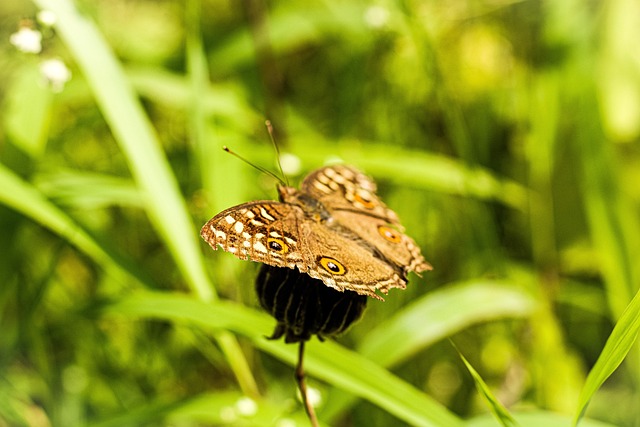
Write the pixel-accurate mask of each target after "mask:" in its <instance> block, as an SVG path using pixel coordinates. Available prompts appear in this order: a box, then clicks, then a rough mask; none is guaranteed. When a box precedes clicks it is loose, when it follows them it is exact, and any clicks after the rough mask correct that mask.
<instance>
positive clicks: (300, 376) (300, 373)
mask: <svg viewBox="0 0 640 427" xmlns="http://www.w3.org/2000/svg"><path fill="white" fill-rule="evenodd" d="M303 358H304V340H302V341H300V347H299V348H298V365H297V366H296V380H297V381H298V388H299V389H300V395H302V403H303V404H304V410H305V411H306V412H307V416H308V417H309V421H311V426H312V427H318V426H319V424H318V418H317V417H316V412H315V410H314V409H313V405H312V404H311V402H310V401H309V396H308V395H307V384H306V382H305V379H304V378H305V374H304V366H303V364H302V361H303Z"/></svg>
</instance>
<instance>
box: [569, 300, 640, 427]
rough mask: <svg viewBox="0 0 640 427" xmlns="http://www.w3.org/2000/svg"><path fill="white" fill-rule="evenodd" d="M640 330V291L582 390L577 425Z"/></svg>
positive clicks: (577, 411)
mask: <svg viewBox="0 0 640 427" xmlns="http://www.w3.org/2000/svg"><path fill="white" fill-rule="evenodd" d="M639 330H640V291H638V292H637V293H636V295H635V296H634V297H633V300H632V301H631V303H629V305H628V306H627V308H626V310H625V311H624V312H623V313H622V316H620V320H618V322H617V323H616V326H615V327H614V328H613V331H612V332H611V335H610V336H609V339H608V340H607V343H606V344H605V346H604V349H602V352H601V353H600V357H598V360H597V361H596V364H595V365H594V366H593V368H592V369H591V371H590V372H589V375H588V376H587V380H586V382H585V384H584V387H583V388H582V391H581V392H580V397H579V400H578V408H577V410H576V413H575V416H574V420H573V424H574V425H577V424H578V422H579V421H580V419H581V418H582V417H583V416H584V413H585V411H586V409H587V406H588V405H589V401H590V400H591V398H592V397H593V395H594V394H595V393H596V391H598V389H599V388H600V386H601V385H602V384H603V383H604V382H605V380H606V379H607V378H609V376H611V374H612V373H613V372H614V371H615V370H616V369H617V368H618V366H620V364H621V363H622V361H623V360H624V358H625V357H626V356H627V354H628V353H629V351H630V350H631V349H632V348H633V344H634V343H635V342H636V339H637V338H638V331H639Z"/></svg>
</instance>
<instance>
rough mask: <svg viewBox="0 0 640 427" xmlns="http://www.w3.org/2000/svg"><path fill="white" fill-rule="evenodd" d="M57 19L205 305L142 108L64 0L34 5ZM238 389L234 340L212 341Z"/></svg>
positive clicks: (244, 372)
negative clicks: (217, 343) (227, 364)
mask: <svg viewBox="0 0 640 427" xmlns="http://www.w3.org/2000/svg"><path fill="white" fill-rule="evenodd" d="M33 1H34V3H35V4H36V5H38V6H39V7H40V8H42V9H45V10H49V11H51V12H53V13H54V14H55V15H56V24H55V28H56V30H57V32H58V34H59V35H60V37H61V38H62V39H63V40H64V42H65V43H66V45H67V47H68V48H69V50H70V52H71V54H72V55H73V58H74V59H75V61H76V62H77V63H78V65H79V66H80V68H81V70H82V72H83V74H84V76H85V78H86V79H87V82H88V84H89V86H90V88H91V90H92V92H93V94H94V97H95V100H96V102H97V104H98V106H99V107H100V110H101V111H102V114H103V115H104V117H105V120H106V122H107V123H108V125H109V127H110V129H111V131H112V132H113V134H114V137H115V139H116V141H117V142H118V144H119V146H120V148H121V150H122V151H123V153H124V155H125V156H126V158H127V161H128V163H129V167H130V169H131V173H132V175H133V177H134V179H135V181H136V183H137V186H138V188H139V190H140V192H141V193H142V198H143V200H144V203H145V205H146V209H145V211H146V213H147V215H148V216H149V219H150V221H151V223H152V224H153V226H154V227H155V229H156V230H157V232H158V234H159V235H160V236H161V238H162V240H163V241H164V243H165V245H166V246H167V248H168V249H169V251H170V253H171V254H172V256H173V259H174V260H175V262H176V264H177V265H178V268H179V269H180V270H181V271H182V274H183V275H184V277H185V279H186V282H187V283H188V284H189V285H190V287H191V288H192V289H193V291H194V292H195V293H196V294H197V295H198V297H199V298H200V299H202V300H204V301H210V300H212V299H215V298H216V292H215V289H214V287H213V285H212V284H211V282H210V281H209V279H208V276H207V274H206V272H205V268H204V263H203V259H202V253H201V251H200V248H199V237H198V233H197V232H196V230H195V229H194V227H193V224H192V222H191V219H190V217H189V214H188V211H187V207H186V203H185V201H184V199H183V198H182V195H181V194H180V189H179V187H178V183H177V182H176V179H175V176H174V175H173V172H172V170H171V167H170V165H169V163H168V161H167V159H166V157H165V156H164V153H163V152H162V149H161V145H160V142H159V141H158V138H157V135H156V134H155V131H154V129H153V127H152V125H151V122H150V120H149V118H148V117H147V116H146V114H145V112H144V109H143V107H142V104H141V103H140V101H139V99H138V97H137V95H136V93H135V92H134V91H133V89H132V87H131V85H130V84H129V82H128V80H127V79H126V76H125V73H124V71H123V69H122V66H121V65H120V63H119V62H118V60H117V58H116V57H115V55H114V54H113V52H112V51H111V49H110V47H109V46H108V45H107V43H106V41H105V40H104V38H103V37H102V35H101V34H100V32H99V31H98V29H97V28H96V27H95V25H94V24H93V23H92V22H91V21H90V20H89V19H87V18H86V17H85V16H82V15H81V14H80V12H79V11H78V10H77V9H76V8H75V7H74V4H73V2H72V1H69V0H33ZM216 339H217V340H218V342H219V344H220V346H221V347H222V350H223V352H224V353H225V356H226V359H227V363H229V365H230V366H231V368H232V370H233V371H234V373H235V374H236V377H237V379H238V381H239V383H240V385H241V386H242V387H243V389H244V390H245V391H246V392H247V393H249V394H251V395H255V394H257V386H256V383H255V380H254V378H253V375H252V374H251V370H250V369H249V365H248V363H247V361H246V358H245V357H244V354H243V353H242V351H241V349H240V346H239V344H238V342H237V341H236V340H235V338H234V337H233V336H232V335H230V334H226V333H221V334H220V335H219V336H216Z"/></svg>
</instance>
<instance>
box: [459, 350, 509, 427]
mask: <svg viewBox="0 0 640 427" xmlns="http://www.w3.org/2000/svg"><path fill="white" fill-rule="evenodd" d="M451 344H452V345H453V347H454V348H455V349H456V351H457V352H458V355H459V356H460V359H462V362H463V363H464V365H465V366H466V367H467V370H468V371H469V373H470V374H471V376H472V377H473V381H474V382H475V384H476V388H477V389H478V391H479V392H480V394H481V395H482V397H483V398H484V400H485V401H486V402H487V403H488V404H489V409H490V410H491V413H492V414H493V415H494V416H495V417H496V418H497V419H498V421H499V422H500V424H502V426H503V427H516V426H518V423H517V422H516V420H515V419H514V418H513V416H512V415H511V414H510V413H509V411H507V408H505V407H504V406H503V405H502V403H500V401H498V399H496V397H495V396H494V395H493V393H492V392H491V390H490V389H489V387H488V386H487V383H485V382H484V380H483V379H482V377H481V376H480V374H479V373H478V371H476V370H475V368H474V367H473V366H472V365H471V363H469V361H468V360H467V359H466V357H464V355H463V354H462V353H461V352H460V350H459V349H458V347H456V345H455V344H453V342H451Z"/></svg>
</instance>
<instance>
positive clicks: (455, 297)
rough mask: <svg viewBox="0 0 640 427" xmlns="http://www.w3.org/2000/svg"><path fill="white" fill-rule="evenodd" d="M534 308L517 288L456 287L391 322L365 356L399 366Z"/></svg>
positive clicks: (363, 348) (376, 333)
mask: <svg viewBox="0 0 640 427" xmlns="http://www.w3.org/2000/svg"><path fill="white" fill-rule="evenodd" d="M534 306H535V301H534V299H533V298H532V297H531V296H529V295H527V294H526V293H524V292H523V291H521V290H519V289H517V288H516V287H515V285H514V284H510V283H504V282H498V281H490V280H475V281H469V282H464V283H457V284H450V285H448V286H446V287H443V288H442V289H439V290H437V291H434V292H431V293H429V294H427V295H425V296H423V297H422V298H420V299H418V300H416V301H415V302H413V303H412V304H410V305H408V306H407V307H404V308H403V309H402V311H400V313H399V314H397V315H395V316H393V317H391V318H390V319H387V320H385V322H384V323H381V324H380V325H379V326H378V327H376V328H375V329H373V330H372V331H371V332H370V333H369V334H367V336H366V337H365V338H363V340H362V341H361V342H360V345H359V351H360V352H361V353H362V354H364V355H366V356H367V357H369V358H370V359H372V360H375V361H376V362H377V363H379V364H380V365H382V366H393V365H395V364H398V363H400V362H402V361H404V360H406V359H408V358H410V357H411V356H412V355H413V354H415V353H417V352H418V351H420V350H422V349H424V348H425V347H427V346H429V345H430V344H432V343H434V342H435V341H437V340H440V339H442V338H445V337H447V336H450V335H452V334H454V333H456V332H458V331H460V330H462V329H464V328H466V327H468V326H470V325H473V324H476V323H479V322H485V321H490V320H495V319H499V318H503V317H524V316H527V315H529V314H530V313H531V310H532V309H533V308H534ZM453 307H455V310H452V308H453ZM417 325H420V327H417Z"/></svg>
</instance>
